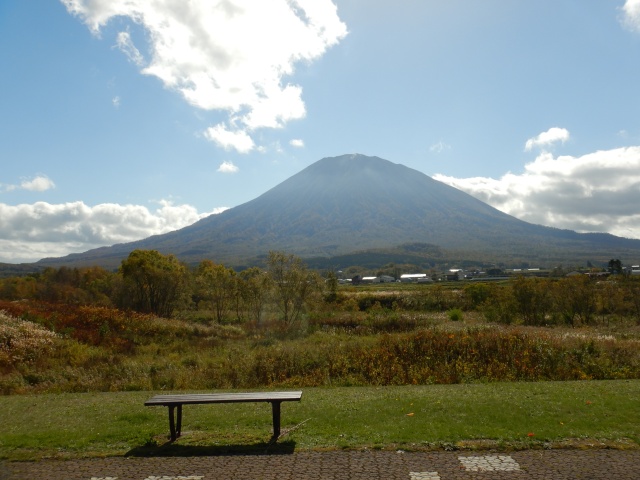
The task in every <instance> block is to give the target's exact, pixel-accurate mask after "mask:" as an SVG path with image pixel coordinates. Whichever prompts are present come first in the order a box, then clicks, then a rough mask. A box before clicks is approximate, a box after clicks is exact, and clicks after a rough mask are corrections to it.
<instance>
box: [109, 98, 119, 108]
mask: <svg viewBox="0 0 640 480" xmlns="http://www.w3.org/2000/svg"><path fill="white" fill-rule="evenodd" d="M111 103H112V104H113V106H114V107H115V108H119V107H120V97H118V96H117V95H116V96H115V97H113V99H111Z"/></svg>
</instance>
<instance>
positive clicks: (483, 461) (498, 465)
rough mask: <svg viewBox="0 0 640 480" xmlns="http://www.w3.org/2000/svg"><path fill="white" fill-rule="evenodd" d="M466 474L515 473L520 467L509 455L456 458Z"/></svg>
mask: <svg viewBox="0 0 640 480" xmlns="http://www.w3.org/2000/svg"><path fill="white" fill-rule="evenodd" d="M458 460H460V463H462V465H463V466H464V468H465V469H466V470H467V471H468V472H494V471H498V470H500V471H516V470H520V465H518V462H516V461H515V460H514V459H513V458H511V457H510V456H509V455H484V456H481V457H458Z"/></svg>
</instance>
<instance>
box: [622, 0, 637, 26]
mask: <svg viewBox="0 0 640 480" xmlns="http://www.w3.org/2000/svg"><path fill="white" fill-rule="evenodd" d="M622 12H623V23H624V24H625V25H626V26H627V27H628V28H630V29H631V30H636V31H638V32H640V0H627V1H626V2H625V3H624V6H623V7H622Z"/></svg>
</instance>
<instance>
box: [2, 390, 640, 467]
mask: <svg viewBox="0 0 640 480" xmlns="http://www.w3.org/2000/svg"><path fill="white" fill-rule="evenodd" d="M163 393H166V392H163ZM152 395H153V392H113V393H85V394H43V395H12V396H3V397H0V411H1V412H2V420H1V424H2V427H1V428H0V458H2V459H8V460H34V459H41V458H78V457H92V456H111V455H202V454H206V455H212V454H222V453H240V452H244V453H248V452H257V451H265V450H269V451H273V452H276V451H278V450H291V449H295V450H309V449H321V450H324V449H362V448H378V449H388V448H392V449H404V450H420V449H486V448H505V449H522V448H561V447H580V448H595V447H610V448H640V408H639V407H640V380H605V381H580V382H530V383H528V382H518V383H476V384H462V385H429V386H403V387H340V388H305V389H303V397H302V402H300V403H297V402H293V403H289V402H287V403H284V404H283V405H282V428H283V434H284V435H283V436H282V437H281V438H280V440H279V442H278V444H277V445H274V446H269V445H268V441H269V438H270V430H271V408H270V405H269V404H267V403H264V404H232V405H229V404H224V405H193V406H185V407H184V417H183V436H182V437H180V438H179V439H178V440H177V442H175V443H173V444H171V443H169V442H168V441H167V433H168V420H167V409H166V408H164V407H145V406H144V405H143V403H144V401H145V400H146V399H147V398H149V397H151V396H152Z"/></svg>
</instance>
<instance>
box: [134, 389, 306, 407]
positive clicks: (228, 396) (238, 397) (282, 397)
mask: <svg viewBox="0 0 640 480" xmlns="http://www.w3.org/2000/svg"><path fill="white" fill-rule="evenodd" d="M301 397H302V392H301V391H292V392H248V393H197V394H179V395H156V396H155V397H152V398H150V399H149V400H147V401H146V402H145V403H144V404H145V405H146V406H152V405H165V406H168V405H195V404H204V403H240V402H274V401H276V402H293V401H300V399H301Z"/></svg>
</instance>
